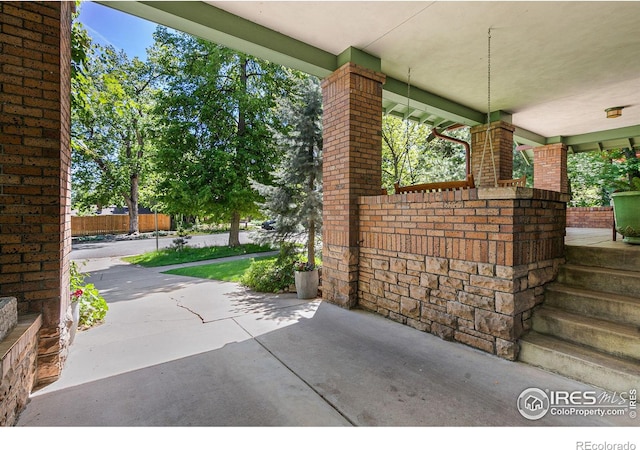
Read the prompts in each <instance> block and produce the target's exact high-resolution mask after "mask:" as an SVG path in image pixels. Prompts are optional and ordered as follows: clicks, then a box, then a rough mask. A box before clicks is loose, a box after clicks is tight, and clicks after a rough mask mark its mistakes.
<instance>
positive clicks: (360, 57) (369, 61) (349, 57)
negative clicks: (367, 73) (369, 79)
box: [337, 47, 382, 72]
mask: <svg viewBox="0 0 640 450" xmlns="http://www.w3.org/2000/svg"><path fill="white" fill-rule="evenodd" d="M337 61H338V67H342V66H343V65H345V64H346V63H349V62H352V63H355V64H357V65H359V66H362V67H366V68H367V69H371V70H373V71H374V72H382V61H381V60H380V58H377V57H375V56H373V55H370V54H369V53H367V52H363V51H362V50H359V49H357V48H355V47H349V48H348V49H346V50H345V51H343V52H342V53H340V54H339V55H338V57H337Z"/></svg>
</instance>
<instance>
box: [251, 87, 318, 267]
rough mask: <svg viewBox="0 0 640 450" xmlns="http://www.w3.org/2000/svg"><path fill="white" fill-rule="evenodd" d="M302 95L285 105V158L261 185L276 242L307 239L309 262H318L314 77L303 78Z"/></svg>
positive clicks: (316, 117) (281, 139) (299, 90)
mask: <svg viewBox="0 0 640 450" xmlns="http://www.w3.org/2000/svg"><path fill="white" fill-rule="evenodd" d="M297 91H298V92H299V98H290V99H289V101H288V102H287V104H286V105H285V106H284V108H283V111H284V115H285V122H286V123H288V125H289V131H288V133H286V134H284V135H282V136H281V137H280V147H281V148H282V149H283V151H284V154H285V156H284V159H283V161H282V164H281V166H280V168H279V169H278V171H277V172H276V173H275V175H274V178H275V182H274V184H273V185H272V186H264V185H261V186H259V191H260V192H261V193H262V195H263V196H264V197H265V199H266V201H265V203H264V204H263V208H264V210H265V212H266V213H267V214H268V215H270V216H273V217H275V218H276V224H275V232H274V234H273V235H272V236H273V238H275V240H276V241H279V242H282V241H284V240H287V239H290V238H292V237H297V236H298V235H299V234H300V232H301V231H302V232H303V233H304V234H306V240H307V244H306V247H307V261H308V263H309V264H315V262H314V261H315V255H316V252H315V241H316V235H317V234H318V233H319V232H320V228H321V225H322V92H321V90H320V82H319V81H318V79H316V78H314V77H309V78H305V79H303V80H301V82H300V83H299V87H298V89H297Z"/></svg>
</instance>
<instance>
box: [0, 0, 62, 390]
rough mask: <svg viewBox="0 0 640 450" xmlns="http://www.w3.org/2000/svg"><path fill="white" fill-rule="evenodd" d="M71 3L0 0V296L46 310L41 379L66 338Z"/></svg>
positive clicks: (50, 374)
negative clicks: (9, 297)
mask: <svg viewBox="0 0 640 450" xmlns="http://www.w3.org/2000/svg"><path fill="white" fill-rule="evenodd" d="M73 8H74V2H35V1H33V2H31V1H29V2H0V28H1V30H2V31H1V32H0V57H1V58H2V59H1V63H2V64H0V67H1V69H0V98H1V101H0V129H1V131H2V132H1V133H0V267H1V270H0V297H5V296H11V297H16V298H17V300H18V314H19V315H23V314H27V313H40V314H42V328H41V330H40V332H39V338H38V358H37V367H38V369H37V370H38V371H37V377H36V378H37V383H38V384H41V385H42V384H46V383H48V382H51V381H53V380H55V379H57V378H58V376H59V374H60V371H61V370H62V366H63V364H64V360H65V357H66V356H65V355H66V351H67V347H68V342H69V331H68V328H69V325H70V321H69V319H70V317H71V316H70V299H69V254H70V251H71V220H70V212H71V211H70V205H71V201H70V199H71V177H70V164H71V148H70V147H71V145H70V123H71V119H70V117H71V107H70V98H71V94H70V93H71V81H70V68H71V63H70V62H71V14H72V10H73Z"/></svg>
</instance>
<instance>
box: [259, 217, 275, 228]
mask: <svg viewBox="0 0 640 450" xmlns="http://www.w3.org/2000/svg"><path fill="white" fill-rule="evenodd" d="M262 229H263V230H269V231H271V230H275V229H276V221H275V220H274V219H270V220H265V221H264V222H262Z"/></svg>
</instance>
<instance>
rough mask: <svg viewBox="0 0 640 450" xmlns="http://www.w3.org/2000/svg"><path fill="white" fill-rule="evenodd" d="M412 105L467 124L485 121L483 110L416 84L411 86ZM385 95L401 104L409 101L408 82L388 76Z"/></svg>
mask: <svg viewBox="0 0 640 450" xmlns="http://www.w3.org/2000/svg"><path fill="white" fill-rule="evenodd" d="M409 91H410V97H411V106H412V107H414V108H417V109H421V110H423V111H425V112H428V113H430V114H434V115H436V116H438V117H442V118H444V119H448V120H451V121H453V122H457V123H462V124H465V125H471V126H474V125H478V124H481V123H484V121H485V116H484V114H482V113H481V112H478V111H476V110H474V109H471V108H468V107H466V106H463V105H460V104H459V103H456V102H453V101H451V100H448V99H446V98H444V97H440V96H438V95H435V94H432V93H430V92H427V91H425V90H422V89H420V88H418V87H416V86H411V89H410V90H409ZM383 97H384V98H385V99H387V100H390V101H392V102H396V103H399V104H406V103H407V83H405V82H402V81H399V80H396V79H395V78H392V77H387V81H386V82H385V84H384V93H383Z"/></svg>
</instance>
